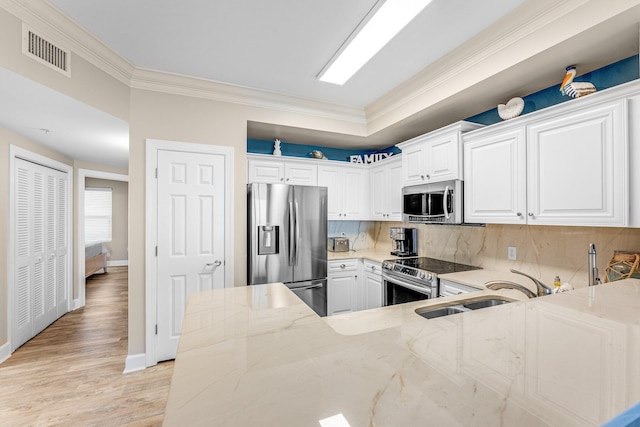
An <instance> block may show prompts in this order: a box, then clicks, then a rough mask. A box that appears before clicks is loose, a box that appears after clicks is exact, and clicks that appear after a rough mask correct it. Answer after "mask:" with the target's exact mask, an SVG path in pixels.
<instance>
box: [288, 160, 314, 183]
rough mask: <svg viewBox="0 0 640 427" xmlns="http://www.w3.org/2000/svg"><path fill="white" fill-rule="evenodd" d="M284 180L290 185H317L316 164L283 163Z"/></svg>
mask: <svg viewBox="0 0 640 427" xmlns="http://www.w3.org/2000/svg"><path fill="white" fill-rule="evenodd" d="M284 176H285V178H284V182H285V183H286V184H292V185H318V166H316V165H308V164H298V163H289V162H287V163H285V164H284Z"/></svg>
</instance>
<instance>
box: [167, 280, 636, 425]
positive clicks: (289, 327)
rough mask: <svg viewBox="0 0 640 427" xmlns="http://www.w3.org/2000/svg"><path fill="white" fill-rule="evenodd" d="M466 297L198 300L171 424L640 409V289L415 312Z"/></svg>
mask: <svg viewBox="0 0 640 427" xmlns="http://www.w3.org/2000/svg"><path fill="white" fill-rule="evenodd" d="M481 292H483V293H494V294H495V293H496V292H494V291H481ZM497 294H501V295H509V296H513V297H516V295H518V294H520V293H519V292H517V291H512V290H505V291H499V292H497ZM520 295H521V294H520ZM456 298H457V299H460V298H461V297H460V296H456V297H447V298H440V299H435V300H430V301H418V302H414V303H409V304H402V305H398V306H391V307H382V308H379V309H374V310H367V311H363V312H357V313H350V314H348V315H343V316H335V317H333V318H331V319H327V318H320V317H318V316H317V315H316V314H315V313H314V312H313V311H312V310H311V309H309V308H308V307H307V306H306V305H305V304H304V303H303V302H301V301H300V300H299V299H298V298H297V297H295V296H294V295H293V293H291V291H289V290H288V289H287V288H286V287H285V286H284V285H281V284H271V285H260V286H251V287H242V288H230V289H222V290H214V291H208V292H202V293H199V294H196V295H194V296H192V297H191V298H190V301H189V304H188V308H187V313H186V315H185V320H184V326H183V332H182V337H181V339H180V344H179V347H178V354H177V357H176V362H175V367H174V374H173V380H172V383H171V390H170V393H169V399H168V403H167V408H166V414H165V425H167V426H178V425H180V426H182V425H207V426H211V425H227V426H250V425H251V426H254V425H264V426H271V425H273V426H275V425H278V426H319V425H320V424H319V421H320V420H323V419H325V418H329V417H332V416H343V417H344V419H346V421H347V422H348V423H349V424H348V425H351V426H352V427H355V426H364V425H376V426H400V425H401V426H423V425H438V426H474V425H477V426H487V425H504V426H516V425H518V426H538V425H557V426H584V425H600V424H602V423H603V422H605V421H607V420H608V419H610V418H612V417H613V416H615V415H616V414H618V413H620V412H622V411H623V410H625V409H626V408H628V407H630V406H632V405H633V404H635V403H636V402H637V401H639V400H640V366H639V365H638V363H637V360H639V358H640V354H639V353H640V315H639V314H638V313H640V280H626V281H620V282H615V283H609V284H604V285H600V286H597V287H592V288H583V289H578V290H575V291H572V292H566V293H562V294H557V295H549V296H545V297H541V298H537V299H532V300H526V301H524V300H523V301H516V302H513V303H510V304H504V305H501V306H497V307H492V308H487V309H482V310H476V311H471V312H466V313H462V314H456V315H451V316H446V317H441V318H437V319H429V320H426V319H424V318H422V317H420V316H418V315H417V314H416V313H415V309H416V308H418V307H423V306H426V305H436V304H442V303H446V302H451V301H453V300H455V299H456ZM367 316H369V319H371V316H375V318H376V319H377V320H376V326H375V327H373V328H369V329H367V328H365V327H364V325H366V324H367V323H371V322H369V321H368V320H367ZM341 318H342V319H344V320H347V319H351V320H354V321H356V322H351V323H357V320H358V319H360V323H361V325H363V326H362V327H361V328H360V330H358V329H359V327H357V326H356V327H354V328H352V329H351V330H349V331H347V329H348V328H346V329H344V330H341V328H339V327H336V323H335V322H338V323H339V322H340V319H341ZM346 324H349V323H346ZM345 332H348V333H345ZM339 414H341V415H339ZM345 425H347V424H345Z"/></svg>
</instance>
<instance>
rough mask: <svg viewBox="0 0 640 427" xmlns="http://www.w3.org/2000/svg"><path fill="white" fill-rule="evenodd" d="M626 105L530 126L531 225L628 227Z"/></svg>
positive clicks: (614, 104) (578, 112)
mask: <svg viewBox="0 0 640 427" xmlns="http://www.w3.org/2000/svg"><path fill="white" fill-rule="evenodd" d="M625 106H626V105H625V102H624V101H615V102H611V103H607V104H604V105H601V106H597V107H590V108H588V109H581V110H571V111H570V112H568V113H566V114H563V115H558V116H555V117H553V118H546V119H545V120H541V121H539V122H536V123H532V124H530V125H529V126H528V129H527V171H528V174H527V216H528V220H529V223H532V224H547V225H585V226H586V225H596V226H597V225H605V226H606V225H608V226H625V225H627V224H628V209H629V208H628V184H627V182H628V166H627V165H628V140H627V135H626V127H627V116H626V108H625Z"/></svg>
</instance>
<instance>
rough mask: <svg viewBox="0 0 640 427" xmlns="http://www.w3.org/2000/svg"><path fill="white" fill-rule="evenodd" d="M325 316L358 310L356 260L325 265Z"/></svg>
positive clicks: (338, 261) (337, 261) (331, 262)
mask: <svg viewBox="0 0 640 427" xmlns="http://www.w3.org/2000/svg"><path fill="white" fill-rule="evenodd" d="M327 267H328V268H327V270H328V274H327V275H328V277H327V315H328V316H333V315H335V314H343V313H351V312H353V311H357V310H358V291H359V290H358V260H356V259H348V260H336V261H329V262H328V264H327Z"/></svg>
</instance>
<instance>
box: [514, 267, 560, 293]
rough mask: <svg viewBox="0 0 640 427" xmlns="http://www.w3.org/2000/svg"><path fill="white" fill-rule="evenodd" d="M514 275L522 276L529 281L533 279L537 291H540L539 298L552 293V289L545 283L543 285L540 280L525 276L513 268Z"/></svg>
mask: <svg viewBox="0 0 640 427" xmlns="http://www.w3.org/2000/svg"><path fill="white" fill-rule="evenodd" d="M511 272H512V273H516V274H520V275H521V276H524V277H526V278H528V279H531V280H532V281H533V283H535V284H536V289H537V290H538V296H539V297H541V296H543V295H549V294H550V293H552V292H551V288H550V287H548V286H547V285H545V284H544V283H542V282H541V281H539V280H538V279H536V278H535V277H531V276H529V275H528V274H524V273H522V272H520V271H517V270H514V269H513V268H512V269H511Z"/></svg>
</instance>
